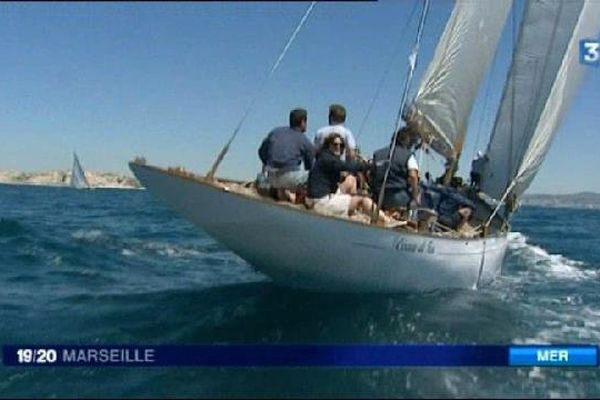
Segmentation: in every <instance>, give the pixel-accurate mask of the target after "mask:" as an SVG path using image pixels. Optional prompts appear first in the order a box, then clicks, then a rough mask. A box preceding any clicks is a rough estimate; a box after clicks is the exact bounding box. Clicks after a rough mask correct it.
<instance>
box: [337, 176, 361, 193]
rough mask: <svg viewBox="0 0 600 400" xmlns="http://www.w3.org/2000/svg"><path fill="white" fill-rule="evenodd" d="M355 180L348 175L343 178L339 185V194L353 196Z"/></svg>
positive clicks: (355, 187)
mask: <svg viewBox="0 0 600 400" xmlns="http://www.w3.org/2000/svg"><path fill="white" fill-rule="evenodd" d="M357 185H358V183H357V180H356V177H355V176H354V175H348V176H346V178H344V181H343V182H342V183H340V186H339V188H340V192H342V193H345V194H351V195H355V194H356V189H357Z"/></svg>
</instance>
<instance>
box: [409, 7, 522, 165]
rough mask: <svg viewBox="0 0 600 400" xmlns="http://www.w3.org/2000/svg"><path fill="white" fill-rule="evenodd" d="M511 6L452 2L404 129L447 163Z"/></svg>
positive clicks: (463, 129)
mask: <svg viewBox="0 0 600 400" xmlns="http://www.w3.org/2000/svg"><path fill="white" fill-rule="evenodd" d="M511 4H512V1H511V0H457V2H456V4H455V6H454V9H453V11H452V14H451V16H450V19H449V20H448V23H447V24H446V28H445V30H444V33H443V35H442V38H441V39H440V41H439V43H438V46H437V48H436V50H435V55H434V57H433V60H432V61H431V63H430V64H429V68H428V69H427V72H426V73H425V76H424V78H423V79H422V81H421V86H420V87H419V90H418V92H417V95H416V97H415V99H414V101H413V103H412V104H411V105H410V107H409V108H408V109H407V111H406V115H405V119H406V121H407V123H408V125H411V126H414V127H415V128H416V130H417V131H418V132H419V133H420V134H421V136H422V138H423V139H424V140H425V141H426V142H428V143H430V145H431V147H432V148H433V149H434V150H435V151H437V152H438V153H440V154H442V155H444V156H445V157H446V158H448V159H457V158H458V156H459V154H460V152H461V150H462V146H463V142H464V137H465V133H466V130H467V119H468V117H469V114H470V113H471V108H472V106H473V102H474V101H475V98H476V96H477V91H478V89H479V86H480V83H481V80H482V78H483V76H484V73H485V71H486V70H487V68H488V66H489V65H490V62H491V60H492V58H493V56H494V52H495V50H496V46H497V43H498V40H499V38H500V35H501V33H502V29H503V26H504V23H505V21H506V17H507V15H508V13H509V11H510V7H511Z"/></svg>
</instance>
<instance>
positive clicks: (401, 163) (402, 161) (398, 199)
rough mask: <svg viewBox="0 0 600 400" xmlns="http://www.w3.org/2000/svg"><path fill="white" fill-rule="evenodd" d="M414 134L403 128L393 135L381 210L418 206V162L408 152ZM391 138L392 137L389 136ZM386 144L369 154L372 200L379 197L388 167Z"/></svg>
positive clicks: (387, 147)
mask: <svg viewBox="0 0 600 400" xmlns="http://www.w3.org/2000/svg"><path fill="white" fill-rule="evenodd" d="M414 139H415V134H414V133H413V132H412V131H411V130H410V129H409V128H407V127H404V128H401V129H400V130H399V131H398V133H397V135H396V143H395V149H394V157H393V158H392V160H391V167H390V172H389V174H388V177H387V181H386V185H385V190H384V199H383V203H382V208H383V209H384V210H393V209H404V208H412V209H414V208H417V207H418V206H419V205H420V191H419V165H418V163H417V159H416V158H415V156H414V154H413V153H412V151H411V143H412V142H413V140H414ZM392 140H393V138H392ZM389 156H390V146H386V147H383V148H381V149H379V150H377V151H375V153H373V162H372V164H371V171H370V175H371V187H372V190H373V197H374V199H375V201H377V200H378V198H379V193H380V190H381V185H382V184H383V179H384V176H385V171H386V170H387V168H388V165H389V163H388V161H389Z"/></svg>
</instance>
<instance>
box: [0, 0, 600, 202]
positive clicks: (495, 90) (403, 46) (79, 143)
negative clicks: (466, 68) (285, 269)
mask: <svg viewBox="0 0 600 400" xmlns="http://www.w3.org/2000/svg"><path fill="white" fill-rule="evenodd" d="M415 1H419V0H402V1H398V0H387V1H386V0H381V1H379V2H321V3H318V4H317V5H316V7H315V8H314V10H313V12H312V14H311V15H310V17H309V19H308V20H307V21H306V24H305V26H304V28H303V30H302V31H301V32H300V33H299V35H298V36H297V38H296V41H295V42H294V43H293V44H292V46H291V47H290V49H289V51H288V53H287V55H286V57H285V58H284V60H283V61H282V63H281V65H280V67H279V69H278V70H277V71H276V73H275V74H274V76H273V78H272V79H271V80H270V81H268V83H267V85H266V86H265V88H264V90H263V91H262V92H260V95H259V96H258V98H257V101H256V103H255V105H254V107H253V108H252V111H251V113H250V115H249V117H248V119H247V120H246V121H245V123H244V124H243V126H242V129H241V131H240V133H239V135H238V137H237V139H236V141H235V142H234V144H233V146H232V148H231V150H230V152H229V154H228V156H227V157H226V158H225V161H224V162H223V164H222V165H221V168H220V170H219V173H218V175H219V176H226V177H231V178H238V179H252V178H254V177H255V176H256V172H257V171H258V170H259V168H260V162H259V160H258V157H257V149H258V146H259V145H260V142H261V141H262V139H263V138H264V137H265V135H266V134H267V133H268V132H269V131H270V130H271V129H272V128H274V127H276V126H281V125H286V124H287V119H288V115H289V111H290V109H292V108H295V107H304V108H306V109H307V110H308V113H309V117H308V131H307V135H308V137H309V138H311V139H312V138H313V137H314V133H315V132H316V130H317V129H318V128H319V127H321V126H323V125H326V124H327V113H328V106H329V104H331V103H341V104H343V105H345V107H346V109H347V110H348V119H347V126H348V127H349V128H350V129H351V130H353V131H354V133H355V136H358V143H359V146H360V148H361V151H362V153H363V154H372V152H373V150H375V149H377V148H380V147H382V146H384V145H386V144H387V143H388V142H389V138H390V136H391V133H392V131H393V127H394V123H395V118H396V114H397V112H398V108H399V105H400V98H401V94H402V88H403V84H404V80H405V76H406V71H407V56H408V54H409V52H410V49H411V48H412V45H413V42H414V36H415V32H416V28H417V16H418V13H419V11H420V9H418V10H417V12H416V13H412V11H413V9H414V7H415ZM419 4H420V2H419ZM308 5H309V2H287V3H285V2H246V3H244V2H196V3H187V2H173V3H167V2H165V3H159V2H149V3H143V2H132V3H119V2H114V3H110V2H99V3H94V2H89V3H85V2H78V3H67V2H65V3H44V2H39V3H37V2H33V3H19V2H15V3H0V38H1V39H0V143H1V145H0V170H6V169H12V170H23V171H42V170H56V169H68V168H70V166H71V163H72V152H73V151H76V152H77V154H78V156H79V159H80V161H81V163H82V165H83V166H84V168H86V169H88V170H95V171H111V172H116V173H125V174H128V175H130V172H129V170H128V167H127V162H128V161H129V160H132V159H133V158H135V157H136V156H144V157H145V158H146V160H147V161H148V163H149V164H153V165H159V166H182V167H184V168H186V169H188V170H190V171H194V172H197V173H201V174H204V173H206V172H207V170H208V169H209V168H210V165H211V164H212V162H213V160H214V158H215V157H216V155H217V153H218V152H219V150H220V149H221V147H222V146H223V144H224V143H225V142H226V141H227V139H228V137H229V136H230V135H231V133H232V132H233V130H234V128H235V126H236V125H237V124H238V122H239V121H240V118H241V116H242V114H243V113H244V111H245V110H246V109H247V107H248V104H249V103H250V101H251V100H252V98H253V97H254V96H256V95H257V93H259V88H260V87H261V85H262V82H263V81H264V79H265V77H266V76H267V74H268V71H269V69H270V68H271V66H272V65H273V63H274V62H275V60H276V58H277V56H278V55H279V53H280V51H281V50H282V48H283V46H284V45H285V43H286V41H287V40H288V38H289V36H290V35H291V33H292V32H293V30H294V28H295V27H296V25H297V24H298V22H299V20H300V18H301V17H302V15H303V14H304V12H305V11H306V9H307V7H308ZM452 5H453V3H452V1H450V0H435V1H433V2H432V6H431V9H430V14H429V16H428V19H427V21H426V25H425V29H424V33H423V41H422V44H421V50H420V52H419V59H418V64H417V70H416V72H415V79H414V82H413V84H412V86H411V92H410V93H411V94H413V93H414V91H415V89H416V87H417V86H418V83H419V80H420V77H421V76H422V74H423V72H424V71H425V69H426V68H427V65H428V63H429V61H430V60H431V58H432V56H433V52H434V50H435V46H436V45H437V41H438V39H439V37H440V35H441V33H442V31H443V29H444V25H445V22H446V20H447V19H448V16H449V15H450V12H451V9H452ZM520 8H521V9H522V0H518V4H517V10H519V9H520ZM411 13H412V15H413V17H412V18H410V19H409V16H410V15H411ZM509 25H510V24H507V27H506V29H505V32H504V34H503V36H502V38H501V41H500V45H499V48H498V55H497V57H496V62H495V63H494V65H493V67H492V68H490V71H489V72H488V75H487V76H486V79H485V82H484V83H483V84H482V88H481V91H480V92H481V95H480V96H479V98H478V100H477V102H476V103H475V105H474V109H473V113H472V116H471V119H470V123H469V130H468V133H467V141H466V144H465V147H464V151H463V155H464V159H463V160H462V162H461V168H460V170H459V173H460V174H461V175H463V176H467V175H468V167H469V164H470V159H471V158H472V156H473V154H474V151H475V150H476V149H484V148H485V147H486V144H487V140H488V137H489V135H490V132H491V129H492V125H493V121H494V117H495V113H496V109H497V106H498V104H499V101H500V96H501V94H502V87H503V85H504V80H505V78H506V73H507V70H508V66H509V62H510V51H511V48H512V47H511V46H512V38H511V35H510V32H511V30H510V29H509V28H510V26H509ZM387 69H390V71H391V72H390V74H389V75H388V78H387V79H386V80H385V85H384V87H383V90H382V91H381V94H380V96H379V97H378V98H377V99H376V101H375V103H374V107H373V111H372V112H371V114H370V116H369V119H368V120H367V121H366V124H365V127H364V129H363V131H361V132H359V127H360V125H361V122H362V120H363V118H364V116H365V114H366V112H367V108H368V106H369V104H370V102H371V100H372V99H373V96H374V94H375V91H376V88H377V84H378V82H379V80H380V79H381V78H382V76H383V75H384V72H385V71H386V70H387ZM486 95H487V96H486ZM486 99H487V100H486ZM599 110H600V68H592V67H589V71H588V72H587V75H586V77H585V79H584V81H583V84H582V86H581V87H580V89H579V91H578V93H577V95H576V97H575V98H574V100H573V102H572V104H571V107H570V110H569V112H568V113H567V114H566V115H565V118H564V119H563V122H562V124H561V126H560V128H559V130H558V131H557V135H556V138H555V140H554V142H553V146H552V148H551V150H550V152H549V154H548V156H547V158H546V160H545V162H544V164H543V166H542V169H541V171H540V172H539V174H538V176H537V177H536V179H535V180H534V182H533V184H532V186H531V188H530V189H529V193H571V192H579V191H596V192H600V178H598V177H597V176H596V174H597V171H599V170H600V157H599V156H598V149H599V148H600V134H599V132H598V130H599V128H598V127H599V126H600V112H599ZM421 167H422V169H430V170H432V171H435V170H436V168H438V169H439V168H441V162H440V159H439V158H438V159H435V158H434V159H431V160H429V159H424V160H422V165H421ZM434 175H435V174H434Z"/></svg>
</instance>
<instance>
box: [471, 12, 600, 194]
mask: <svg viewBox="0 0 600 400" xmlns="http://www.w3.org/2000/svg"><path fill="white" fill-rule="evenodd" d="M599 21H600V2H599V1H595V0H571V1H565V2H563V1H540V0H532V1H529V2H528V4H527V6H526V9H525V14H524V16H523V21H522V23H521V29H520V34H519V40H518V44H517V48H516V49H515V53H514V56H513V61H512V65H511V68H510V72H509V78H508V82H507V85H506V86H505V90H504V94H503V97H502V100H501V104H500V108H499V111H498V115H497V118H496V122H495V125H494V129H493V132H492V136H491V138H490V142H489V144H488V148H487V156H488V159H489V161H488V162H487V164H486V165H485V166H484V168H483V172H482V179H481V190H482V191H484V192H485V193H486V194H488V195H490V196H491V197H493V198H495V199H500V200H502V201H504V200H505V199H506V198H507V197H508V196H509V195H510V196H514V197H515V198H518V197H519V196H520V195H521V194H522V193H523V192H524V191H525V190H526V189H527V187H528V186H529V184H530V183H531V181H532V180H533V178H534V177H535V175H536V173H537V171H538V170H539V168H540V166H541V163H542V161H543V159H544V157H545V155H546V153H547V151H548V149H549V147H550V143H551V141H552V138H553V136H554V133H555V131H556V129H557V127H558V124H559V123H560V120H561V117H562V116H563V114H564V113H565V111H566V110H567V107H568V105H569V101H570V99H571V98H572V97H573V94H574V93H575V90H576V88H577V86H578V84H579V82H580V81H581V78H582V75H583V73H584V70H585V66H582V65H580V64H579V60H578V54H577V52H578V41H579V40H580V39H582V38H586V37H596V36H597V35H598V33H599V30H600V27H599Z"/></svg>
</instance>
